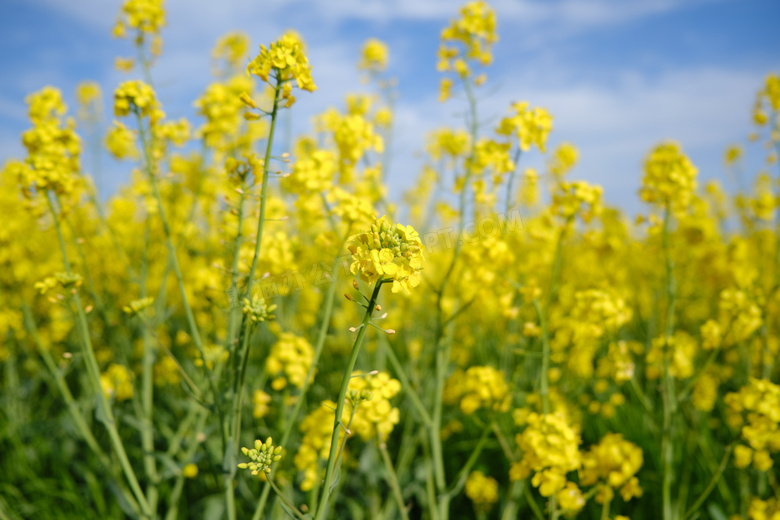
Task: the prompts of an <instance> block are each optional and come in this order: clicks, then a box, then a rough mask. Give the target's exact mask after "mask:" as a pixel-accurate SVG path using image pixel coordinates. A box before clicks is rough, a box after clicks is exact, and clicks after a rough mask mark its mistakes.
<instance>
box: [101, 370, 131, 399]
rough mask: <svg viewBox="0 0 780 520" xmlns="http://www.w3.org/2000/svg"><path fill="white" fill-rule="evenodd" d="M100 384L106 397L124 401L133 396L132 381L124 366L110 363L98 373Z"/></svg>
mask: <svg viewBox="0 0 780 520" xmlns="http://www.w3.org/2000/svg"><path fill="white" fill-rule="evenodd" d="M100 386H102V387H103V393H104V394H106V397H109V398H114V399H116V400H117V401H125V400H127V399H130V398H131V397H133V383H132V375H131V373H130V371H129V370H128V369H127V368H126V367H125V366H124V365H119V364H116V363H112V364H110V365H109V366H108V368H107V369H106V371H105V372H103V373H102V374H100Z"/></svg>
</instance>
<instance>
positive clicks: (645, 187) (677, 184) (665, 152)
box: [639, 141, 698, 210]
mask: <svg viewBox="0 0 780 520" xmlns="http://www.w3.org/2000/svg"><path fill="white" fill-rule="evenodd" d="M697 175H698V170H697V169H696V167H695V166H694V165H693V163H691V161H690V159H688V157H686V156H685V154H683V152H682V149H681V147H680V145H679V144H677V143H675V142H671V141H670V142H667V143H663V144H660V145H658V146H656V147H655V148H654V149H653V150H652V151H651V152H650V155H649V156H648V157H647V159H646V160H645V167H644V177H643V178H642V188H641V190H640V191H639V196H640V197H641V198H642V200H643V201H645V202H649V203H651V204H659V205H661V206H671V207H672V209H675V210H683V209H685V208H686V207H687V206H688V204H690V201H691V197H692V196H693V192H694V190H695V189H696V176H697Z"/></svg>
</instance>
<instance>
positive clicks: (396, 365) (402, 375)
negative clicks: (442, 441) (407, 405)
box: [379, 336, 433, 428]
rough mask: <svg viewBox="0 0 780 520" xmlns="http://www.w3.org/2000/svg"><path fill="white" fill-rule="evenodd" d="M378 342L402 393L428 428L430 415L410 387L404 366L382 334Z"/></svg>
mask: <svg viewBox="0 0 780 520" xmlns="http://www.w3.org/2000/svg"><path fill="white" fill-rule="evenodd" d="M379 343H380V344H381V345H382V348H383V349H384V352H385V354H386V355H387V358H388V359H389V360H390V364H391V365H393V370H395V373H396V376H397V377H398V380H399V381H400V382H401V388H403V390H404V393H405V394H406V396H407V397H408V398H409V399H410V400H411V402H412V406H413V407H414V409H415V410H417V413H418V414H419V415H420V419H422V422H423V424H424V425H425V427H426V428H430V427H431V425H432V424H433V422H432V420H431V416H430V415H428V410H426V409H425V405H423V403H422V401H421V400H420V397H419V396H418V395H417V392H416V391H415V389H414V387H412V383H411V382H410V381H409V378H408V377H406V372H405V371H404V367H403V366H402V365H401V362H400V361H399V360H398V356H396V354H395V352H393V349H392V347H391V346H390V345H389V343H388V341H387V338H386V337H384V336H382V337H381V339H380V341H379Z"/></svg>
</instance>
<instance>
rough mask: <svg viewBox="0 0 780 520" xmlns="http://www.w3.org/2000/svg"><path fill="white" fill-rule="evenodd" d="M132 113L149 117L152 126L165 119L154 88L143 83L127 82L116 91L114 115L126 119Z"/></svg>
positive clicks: (137, 81) (136, 81)
mask: <svg viewBox="0 0 780 520" xmlns="http://www.w3.org/2000/svg"><path fill="white" fill-rule="evenodd" d="M131 111H134V112H137V113H138V115H140V116H141V117H147V116H148V117H149V119H150V122H151V124H152V125H154V124H155V123H157V121H159V120H161V119H162V118H163V117H165V113H163V111H162V109H161V108H160V104H159V102H158V101H157V97H156V96H155V94H154V90H153V89H152V87H150V86H149V85H147V84H146V83H144V82H143V81H139V80H134V81H125V82H124V83H122V84H120V85H119V86H118V87H117V88H116V90H115V91H114V115H115V116H116V117H124V116H127V115H129V114H130V112H131Z"/></svg>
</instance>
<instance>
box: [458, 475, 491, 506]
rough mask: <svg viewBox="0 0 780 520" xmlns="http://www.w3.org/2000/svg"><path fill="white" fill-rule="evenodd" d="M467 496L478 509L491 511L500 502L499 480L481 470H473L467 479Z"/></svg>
mask: <svg viewBox="0 0 780 520" xmlns="http://www.w3.org/2000/svg"><path fill="white" fill-rule="evenodd" d="M465 490H466V496H467V497H469V499H471V501H472V502H473V503H474V508H475V509H477V510H478V511H485V512H487V511H490V509H491V508H492V507H493V504H495V503H496V502H498V481H497V480H496V479H494V478H492V477H488V476H485V474H484V473H482V472H481V471H472V472H471V473H470V474H469V476H468V478H467V479H466V488H465Z"/></svg>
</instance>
